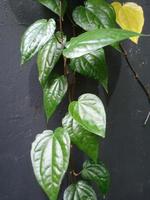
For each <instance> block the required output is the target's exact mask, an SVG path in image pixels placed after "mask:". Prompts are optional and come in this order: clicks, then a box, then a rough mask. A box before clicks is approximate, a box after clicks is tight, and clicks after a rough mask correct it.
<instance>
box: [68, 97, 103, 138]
mask: <svg viewBox="0 0 150 200" xmlns="http://www.w3.org/2000/svg"><path fill="white" fill-rule="evenodd" d="M69 112H70V114H71V116H72V117H73V119H75V120H76V121H77V122H78V123H79V124H80V125H81V126H82V127H83V128H84V129H86V130H88V131H89V132H91V133H94V134H96V135H99V136H101V137H103V138H104V137H105V129H106V113H105V109H104V106H103V103H102V101H101V100H100V99H99V98H98V97H97V96H96V95H94V94H88V93H87V94H83V95H81V96H80V97H79V99H78V101H73V102H72V103H70V105H69Z"/></svg>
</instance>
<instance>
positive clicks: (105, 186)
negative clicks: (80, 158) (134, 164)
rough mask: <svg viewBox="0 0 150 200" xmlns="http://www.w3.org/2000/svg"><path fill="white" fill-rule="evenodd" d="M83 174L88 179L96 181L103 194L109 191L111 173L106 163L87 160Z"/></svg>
mask: <svg viewBox="0 0 150 200" xmlns="http://www.w3.org/2000/svg"><path fill="white" fill-rule="evenodd" d="M81 176H82V178H83V179H85V180H87V181H91V182H96V183H97V185H98V187H99V189H100V191H101V193H102V194H103V195H105V194H107V193H108V191H109V188H110V175H109V172H108V170H107V169H106V167H105V166H104V164H102V163H100V164H95V163H93V162H90V161H86V162H85V163H84V165H83V170H82V171H81Z"/></svg>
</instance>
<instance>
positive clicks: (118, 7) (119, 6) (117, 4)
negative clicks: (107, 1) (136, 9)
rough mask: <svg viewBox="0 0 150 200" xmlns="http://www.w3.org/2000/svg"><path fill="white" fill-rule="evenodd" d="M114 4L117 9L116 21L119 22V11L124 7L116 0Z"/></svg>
mask: <svg viewBox="0 0 150 200" xmlns="http://www.w3.org/2000/svg"><path fill="white" fill-rule="evenodd" d="M112 6H113V8H114V10H115V13H116V21H117V23H119V21H118V13H119V10H120V8H121V7H122V5H121V3H120V2H116V1H115V2H113V3H112Z"/></svg>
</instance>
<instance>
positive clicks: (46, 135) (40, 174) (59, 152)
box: [31, 128, 70, 200]
mask: <svg viewBox="0 0 150 200" xmlns="http://www.w3.org/2000/svg"><path fill="white" fill-rule="evenodd" d="M69 157H70V137H69V135H68V133H67V132H65V131H64V129H63V128H58V129H56V130H55V132H54V133H53V132H52V131H50V130H46V131H44V132H43V133H42V134H39V135H37V137H36V140H35V141H34V142H33V144H32V149H31V160H32V166H33V170H34V174H35V176H36V179H37V181H38V182H39V184H40V186H41V187H42V189H43V190H44V192H45V193H46V194H47V196H48V197H49V199H50V200H57V196H58V193H59V189H60V185H61V182H62V179H63V177H64V175H65V173H66V171H67V168H68V163H69Z"/></svg>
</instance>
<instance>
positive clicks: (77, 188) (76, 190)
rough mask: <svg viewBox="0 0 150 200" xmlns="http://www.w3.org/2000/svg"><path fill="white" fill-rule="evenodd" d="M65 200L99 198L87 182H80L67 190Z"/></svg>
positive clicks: (95, 199) (93, 199)
mask: <svg viewBox="0 0 150 200" xmlns="http://www.w3.org/2000/svg"><path fill="white" fill-rule="evenodd" d="M63 200H97V197H96V193H95V192H94V190H93V188H92V187H91V186H89V185H88V184H87V183H86V182H85V181H79V182H78V183H77V184H72V185H70V186H69V187H68V188H67V189H66V190H65V193H64V198H63Z"/></svg>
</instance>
